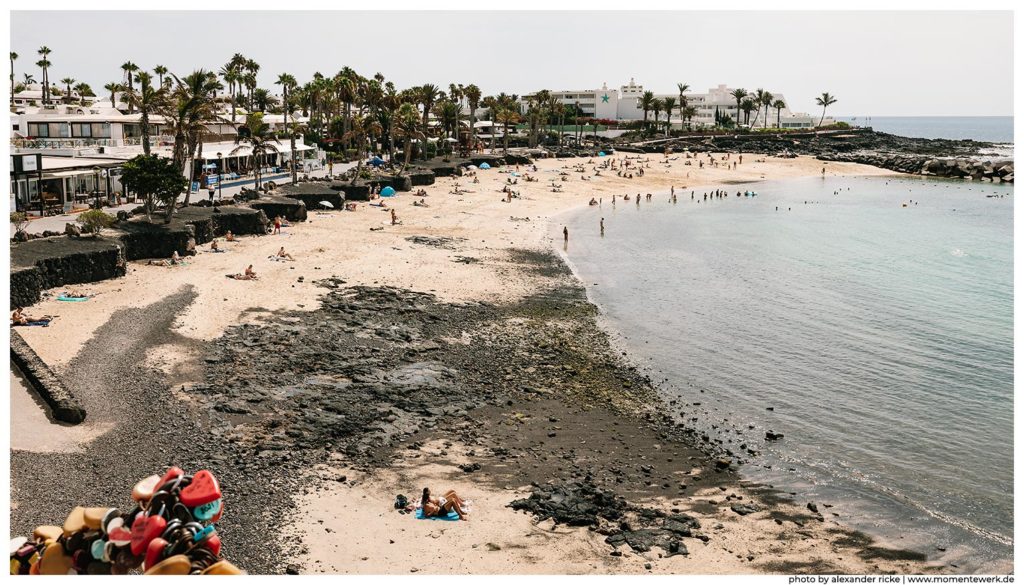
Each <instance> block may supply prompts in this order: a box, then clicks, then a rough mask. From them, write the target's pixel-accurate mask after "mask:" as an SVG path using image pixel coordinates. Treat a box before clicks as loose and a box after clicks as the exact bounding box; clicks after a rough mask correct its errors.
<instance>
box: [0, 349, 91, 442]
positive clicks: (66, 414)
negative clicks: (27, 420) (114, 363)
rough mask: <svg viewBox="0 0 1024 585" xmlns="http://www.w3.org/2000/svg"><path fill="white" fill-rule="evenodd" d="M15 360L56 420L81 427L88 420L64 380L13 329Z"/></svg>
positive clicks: (13, 354) (13, 355) (13, 356)
mask: <svg viewBox="0 0 1024 585" xmlns="http://www.w3.org/2000/svg"><path fill="white" fill-rule="evenodd" d="M11 361H12V362H14V365H15V366H17V368H18V369H19V370H20V371H21V373H22V374H23V375H24V376H25V380H26V381H27V382H28V383H29V384H30V385H31V386H32V388H33V389H34V390H35V391H36V393H37V394H39V396H40V397H41V398H42V399H43V400H44V401H45V402H46V404H47V405H49V407H50V410H51V412H52V413H53V418H55V419H57V420H59V421H61V422H66V423H71V424H78V423H80V422H82V421H84V420H85V409H84V408H82V406H81V405H80V404H79V402H78V399H77V398H76V397H75V395H74V394H72V393H71V391H70V390H68V389H67V387H66V386H64V384H63V383H62V382H61V381H60V378H58V377H57V376H56V375H55V374H54V373H53V371H52V370H50V368H49V366H47V365H46V364H45V363H44V362H43V360H41V359H39V356H38V355H37V354H36V352H35V350H33V349H32V348H31V347H29V345H28V344H27V343H25V340H24V339H23V338H22V337H21V334H19V333H18V332H17V331H15V330H13V329H12V330H11Z"/></svg>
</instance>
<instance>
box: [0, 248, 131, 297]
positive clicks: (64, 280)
mask: <svg viewBox="0 0 1024 585" xmlns="http://www.w3.org/2000/svg"><path fill="white" fill-rule="evenodd" d="M124 275H125V256H124V253H123V244H121V243H120V242H119V241H118V240H117V239H116V238H108V237H100V238H93V237H85V238H69V237H67V236H58V237H54V238H41V239H36V240H29V241H28V242H22V243H19V244H12V245H11V281H10V289H11V303H12V304H13V305H15V306H23V307H24V306H28V305H31V304H33V303H35V302H38V301H39V298H40V292H41V291H43V290H46V289H49V288H54V287H59V286H64V285H68V284H82V283H86V282H96V281H98V280H106V279H108V278H116V277H118V276H124Z"/></svg>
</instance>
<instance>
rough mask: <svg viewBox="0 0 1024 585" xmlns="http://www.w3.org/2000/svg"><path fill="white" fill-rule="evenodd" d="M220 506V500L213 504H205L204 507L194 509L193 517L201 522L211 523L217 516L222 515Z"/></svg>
mask: <svg viewBox="0 0 1024 585" xmlns="http://www.w3.org/2000/svg"><path fill="white" fill-rule="evenodd" d="M220 505H221V500H220V499H219V498H218V499H216V500H214V501H212V502H209V503H206V504H203V505H202V506H196V507H195V508H193V509H192V515H193V516H195V519H196V520H199V521H200V522H209V521H210V520H212V519H213V518H214V517H215V516H217V515H218V514H220Z"/></svg>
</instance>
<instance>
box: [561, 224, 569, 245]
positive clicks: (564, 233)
mask: <svg viewBox="0 0 1024 585" xmlns="http://www.w3.org/2000/svg"><path fill="white" fill-rule="evenodd" d="M562 236H563V237H564V238H565V243H566V244H568V243H569V227H568V226H562Z"/></svg>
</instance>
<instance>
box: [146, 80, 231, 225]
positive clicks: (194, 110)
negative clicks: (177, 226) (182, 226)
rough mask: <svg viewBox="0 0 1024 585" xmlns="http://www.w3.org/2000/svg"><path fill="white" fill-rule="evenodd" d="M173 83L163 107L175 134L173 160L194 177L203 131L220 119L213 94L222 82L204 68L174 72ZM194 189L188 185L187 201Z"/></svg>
mask: <svg viewBox="0 0 1024 585" xmlns="http://www.w3.org/2000/svg"><path fill="white" fill-rule="evenodd" d="M174 83H175V87H174V89H173V91H172V92H170V96H169V97H168V99H167V101H166V103H165V105H164V106H163V107H161V108H160V114H161V115H162V116H163V117H164V120H165V122H166V123H167V126H168V127H169V130H170V132H172V133H173V134H174V149H173V151H172V155H171V160H173V161H174V164H175V165H176V166H177V167H178V169H179V172H180V173H181V174H182V175H185V174H186V172H187V173H188V176H189V177H190V178H191V176H192V173H193V167H194V165H193V164H192V157H193V156H194V155H195V152H196V148H197V146H198V144H199V141H200V140H201V138H202V135H203V134H204V133H206V132H207V130H206V126H205V123H206V122H209V121H211V120H215V119H217V109H216V104H215V103H214V99H213V98H214V96H215V95H216V93H217V90H218V89H220V88H222V87H223V86H222V85H221V84H220V83H219V82H218V81H217V78H216V76H212V74H211V73H210V72H208V71H205V70H203V69H198V70H196V71H193V72H192V73H190V74H189V75H187V76H185V77H184V78H178V77H177V76H174ZM191 191H192V190H191V189H189V191H188V192H187V193H186V194H185V203H186V205H187V204H188V200H189V197H190V196H191V194H192V193H191ZM173 209H174V207H173V206H171V211H170V212H169V214H173V213H174V212H173ZM169 217H170V215H168V218H169Z"/></svg>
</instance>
